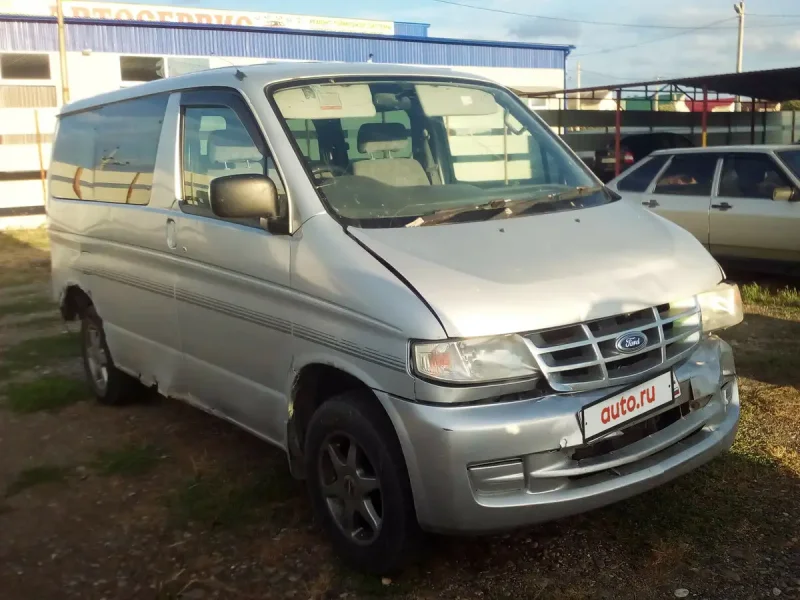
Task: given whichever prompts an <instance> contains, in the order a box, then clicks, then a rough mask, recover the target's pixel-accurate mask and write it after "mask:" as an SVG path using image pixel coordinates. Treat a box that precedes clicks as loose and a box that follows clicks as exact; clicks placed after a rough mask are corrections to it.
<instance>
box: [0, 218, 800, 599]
mask: <svg viewBox="0 0 800 600" xmlns="http://www.w3.org/2000/svg"><path fill="white" fill-rule="evenodd" d="M48 272H49V267H48V255H47V243H46V238H45V236H44V235H43V234H42V232H28V233H23V234H17V235H14V236H11V235H9V234H4V233H0V599H2V600H5V599H9V600H12V599H13V600H17V599H21V600H27V599H30V600H50V599H68V598H75V599H81V600H89V599H98V600H99V599H102V598H105V599H107V600H111V599H140V598H141V599H167V598H186V599H195V600H200V599H204V598H225V599H227V598H231V599H237V598H254V599H255V598H258V599H270V598H297V599H302V600H305V599H317V600H319V599H338V598H378V597H382V598H409V599H411V598H414V599H433V598H447V599H464V600H466V599H473V598H475V599H482V600H501V599H508V600H510V599H518V598H530V599H560V598H564V599H582V598H605V599H612V598H623V599H625V598H672V597H689V598H708V599H712V598H713V599H738V598H767V597H769V598H775V597H781V598H800V296H798V295H797V293H796V292H793V291H792V290H782V291H781V290H776V289H771V288H770V287H769V286H764V285H763V282H761V283H762V285H751V286H748V287H747V288H746V290H745V291H746V297H747V299H748V300H749V301H750V302H751V303H750V304H748V314H747V317H746V321H745V323H744V324H743V325H741V326H740V327H738V328H736V329H734V330H732V331H730V332H728V333H727V334H726V336H725V337H727V338H728V339H729V340H730V341H731V342H732V343H733V344H734V346H735V348H736V353H737V354H736V356H737V363H738V367H739V370H740V373H741V375H742V379H741V392H742V403H743V419H742V424H741V429H740V433H739V436H738V439H737V442H736V444H735V446H734V448H733V450H732V451H731V452H729V453H727V454H726V455H724V456H723V457H721V458H719V459H717V460H715V461H713V462H711V463H710V464H708V465H706V466H705V467H703V468H701V469H699V470H698V471H696V472H694V473H691V474H689V475H686V476H684V477H682V478H680V479H678V480H677V481H675V482H673V483H670V484H668V485H666V486H664V487H662V488H660V489H658V490H655V491H653V492H650V493H647V494H645V495H642V496H639V497H637V498H633V499H631V500H629V501H627V502H624V503H621V504H617V505H614V506H611V507H608V508H605V509H601V510H597V511H594V512H592V513H589V514H585V515H581V516H578V517H574V518H570V519H566V520H563V521H559V522H556V523H549V524H546V525H542V526H538V527H533V528H529V529H525V530H521V531H517V532H514V533H511V534H508V535H503V536H495V537H489V538H443V537H436V536H432V537H430V538H428V540H427V547H426V550H425V553H424V555H423V556H421V557H420V560H419V562H418V565H417V566H416V567H414V568H412V569H411V570H409V571H408V572H407V573H405V574H403V575H402V576H400V577H396V578H394V579H393V580H391V581H390V580H386V579H384V580H381V579H376V578H372V577H366V576H363V575H360V574H358V573H354V572H352V571H350V570H348V569H346V568H345V567H343V566H342V565H341V564H340V563H339V561H338V560H337V558H336V557H335V556H333V555H332V552H331V550H330V547H329V546H328V544H327V542H326V540H325V539H324V537H323V536H322V534H321V533H320V532H319V531H318V529H317V528H316V527H315V525H314V523H313V521H312V518H311V515H310V511H309V504H308V501H307V499H306V496H305V491H304V488H303V486H302V484H299V483H297V482H295V481H293V480H292V479H291V478H290V477H289V475H288V470H287V466H286V461H285V458H284V457H283V455H282V454H281V453H280V452H278V451H276V450H275V449H274V448H272V447H270V446H268V445H266V444H264V443H262V442H260V441H258V440H256V439H254V438H252V437H251V436H249V435H247V434H246V433H243V432H240V431H239V430H237V429H235V428H234V427H232V426H230V425H227V424H225V423H222V422H220V421H217V420H215V419H213V418H212V417H209V416H207V415H205V414H203V413H200V412H198V411H196V410H194V409H191V408H189V407H188V406H184V405H182V404H180V403H178V402H175V401H169V400H164V399H159V398H154V397H150V396H147V397H143V398H142V401H141V402H138V403H135V404H132V405H130V406H126V407H123V408H107V407H102V406H99V405H97V404H95V403H94V402H92V401H91V400H90V399H89V397H88V393H87V391H86V388H85V386H84V384H83V383H82V380H81V377H82V371H81V365H80V361H79V359H78V344H77V339H76V337H75V334H74V330H75V325H74V324H72V325H70V328H71V329H72V330H73V333H70V332H69V331H68V330H67V329H66V328H65V325H64V324H63V323H61V322H60V321H59V320H58V318H57V315H56V313H55V310H54V308H53V306H52V305H51V304H50V302H49V299H48V297H49V290H48V285H47V276H48ZM770 283H772V280H770ZM789 283H791V282H789ZM772 285H773V287H774V284H772ZM778 285H779V286H783V285H786V282H779V284H778Z"/></svg>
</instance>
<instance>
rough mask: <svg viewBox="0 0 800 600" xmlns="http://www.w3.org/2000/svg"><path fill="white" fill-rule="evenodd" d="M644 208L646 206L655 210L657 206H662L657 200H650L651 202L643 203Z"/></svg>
mask: <svg viewBox="0 0 800 600" xmlns="http://www.w3.org/2000/svg"><path fill="white" fill-rule="evenodd" d="M642 206H646V207H648V208H655V207H656V206H660V205H659V204H658V201H657V200H650V201H649V202H642Z"/></svg>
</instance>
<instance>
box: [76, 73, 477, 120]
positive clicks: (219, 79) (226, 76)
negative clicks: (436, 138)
mask: <svg viewBox="0 0 800 600" xmlns="http://www.w3.org/2000/svg"><path fill="white" fill-rule="evenodd" d="M242 74H244V77H242ZM348 76H364V77H383V76H386V77H414V76H417V77H420V76H422V77H436V78H439V79H441V78H450V77H456V78H459V79H469V80H472V81H476V82H480V83H492V82H491V80H490V79H487V78H485V77H481V76H479V75H473V74H470V73H463V72H459V71H457V70H453V69H447V68H441V67H416V66H407V65H386V64H379V63H340V62H311V61H308V62H295V61H285V62H272V63H270V62H265V63H262V64H258V65H241V66H231V67H221V68H218V69H208V70H205V71H198V72H195V73H189V74H187V75H180V76H178V77H168V78H166V79H159V80H156V81H151V82H148V83H141V84H138V85H135V86H132V87H128V88H124V89H120V90H115V91H113V92H107V93H105V94H100V95H97V96H92V97H91V98H85V99H82V100H77V101H75V102H72V103H70V104H67V105H66V106H64V107H63V108H62V109H61V114H67V113H72V112H78V111H81V110H87V109H89V108H95V107H97V106H102V105H104V104H111V103H113V102H121V101H123V100H130V99H133V98H140V97H142V96H148V95H152V94H161V93H170V92H176V91H180V90H185V89H192V88H197V87H232V88H242V87H244V85H243V84H242V82H243V81H244V82H251V81H255V82H257V84H260V85H261V86H262V87H263V86H267V85H269V84H273V83H278V82H283V81H291V80H295V79H299V80H302V79H313V78H319V77H348Z"/></svg>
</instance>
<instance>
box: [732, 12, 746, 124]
mask: <svg viewBox="0 0 800 600" xmlns="http://www.w3.org/2000/svg"><path fill="white" fill-rule="evenodd" d="M733 10H735V11H736V14H737V15H738V16H739V47H738V49H737V51H736V72H737V73H741V72H742V55H743V54H744V0H741V1H740V2H739V4H734V5H733ZM735 110H736V112H742V99H741V98H740V97H739V96H736V107H735Z"/></svg>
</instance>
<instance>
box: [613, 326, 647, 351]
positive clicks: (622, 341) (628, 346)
mask: <svg viewBox="0 0 800 600" xmlns="http://www.w3.org/2000/svg"><path fill="white" fill-rule="evenodd" d="M646 346H647V336H646V335H645V334H643V333H642V332H641V331H628V332H627V333H623V334H622V335H621V336H619V337H618V338H617V340H616V341H615V342H614V347H615V348H616V349H617V350H619V351H620V352H622V353H623V354H633V353H634V352H638V351H639V350H641V349H642V348H644V347H646Z"/></svg>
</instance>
